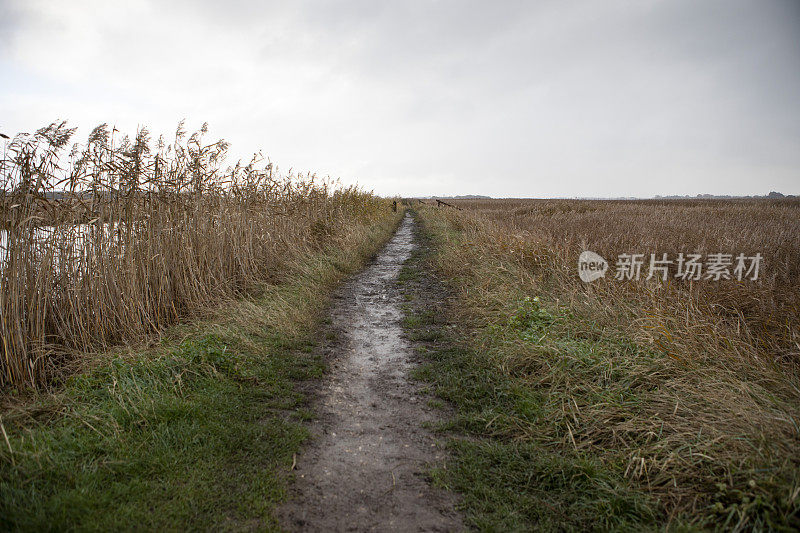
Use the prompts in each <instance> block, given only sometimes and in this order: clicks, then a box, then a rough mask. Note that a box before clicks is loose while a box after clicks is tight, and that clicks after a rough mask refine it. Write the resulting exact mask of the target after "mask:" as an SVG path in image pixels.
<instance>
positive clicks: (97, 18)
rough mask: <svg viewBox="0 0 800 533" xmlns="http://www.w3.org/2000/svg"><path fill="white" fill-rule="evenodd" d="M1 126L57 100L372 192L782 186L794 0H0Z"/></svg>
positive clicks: (791, 154) (799, 175)
mask: <svg viewBox="0 0 800 533" xmlns="http://www.w3.org/2000/svg"><path fill="white" fill-rule="evenodd" d="M0 72H1V73H2V83H1V84H0V132H3V133H6V134H9V135H10V134H13V133H16V132H18V131H32V130H35V129H37V128H39V127H41V126H43V125H45V124H47V123H49V122H51V121H53V120H55V119H57V118H64V119H68V120H69V121H70V123H71V124H72V125H73V126H79V127H80V130H79V131H80V135H81V137H85V135H86V133H88V131H89V130H90V129H91V128H92V127H93V126H95V125H97V124H99V123H101V122H108V123H110V124H115V125H117V127H118V128H119V129H120V130H122V131H126V132H134V131H135V129H136V127H137V125H146V126H148V127H149V129H150V130H151V131H152V132H153V133H154V134H159V133H166V134H169V133H171V132H173V131H174V129H175V126H176V124H177V123H178V121H179V120H180V119H181V118H186V119H187V126H188V127H189V128H197V127H199V126H200V124H202V122H204V121H208V122H209V123H210V127H211V133H212V134H213V136H215V137H221V138H224V139H226V140H228V141H230V142H231V143H232V144H233V146H232V150H233V154H234V155H238V156H241V157H247V155H248V154H250V153H252V152H254V151H256V150H259V149H261V150H262V151H263V152H264V154H265V155H268V156H269V157H270V158H271V159H272V160H273V161H275V162H276V163H277V164H278V165H279V166H280V167H281V168H284V169H288V168H289V167H294V168H295V169H300V170H310V171H316V172H317V173H318V174H320V175H330V176H332V177H340V178H341V179H342V181H343V182H345V183H353V182H358V183H360V184H361V185H362V186H364V187H365V188H367V189H374V190H375V191H376V192H378V193H381V194H395V193H398V194H403V195H444V194H487V195H492V196H532V197H571V196H645V197H646V196H652V195H656V194H662V195H664V194H697V193H705V192H708V193H717V194H765V193H767V192H768V191H770V190H779V191H782V192H784V193H794V194H798V193H800V0H751V1H744V0H718V1H717V0H714V1H704V0H668V1H667V0H663V1H662V0H638V1H634V0H631V1H618V0H607V1H602V0H590V1H585V2H583V1H568V0H561V1H552V2H551V1H540V2H534V1H528V2H523V1H519V2H516V1H514V2H511V1H509V2H505V1H485V2H468V1H413V0H405V1H396V2H395V1H392V2H381V1H377V0H364V1H342V2H333V1H292V2H260V1H244V0H222V1H220V0H214V1H206V0H187V1H183V2H182V1H150V0H134V1H125V2H122V1H119V2H115V1H108V0H101V1H93V0H92V1H90V0H71V1H69V2H65V1H60V0H51V1H47V0H0Z"/></svg>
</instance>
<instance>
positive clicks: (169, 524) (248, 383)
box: [0, 217, 399, 531]
mask: <svg viewBox="0 0 800 533" xmlns="http://www.w3.org/2000/svg"><path fill="white" fill-rule="evenodd" d="M398 221H399V218H398V217H395V218H393V219H392V220H386V221H385V222H383V223H381V224H377V225H375V226H373V227H363V228H361V230H359V231H357V232H353V233H352V235H351V236H350V238H349V239H348V240H346V241H345V243H346V244H347V245H348V246H344V247H342V248H341V249H333V250H327V251H323V252H319V253H315V254H313V255H309V256H306V257H304V258H302V259H298V260H297V261H296V262H295V264H293V265H292V268H291V271H290V272H289V273H288V274H287V275H286V276H284V281H283V282H282V283H280V284H279V285H274V286H270V287H267V288H266V289H265V291H264V293H263V295H262V296H261V297H259V298H256V299H251V300H245V301H240V302H236V303H233V304H231V305H229V306H227V307H226V308H225V309H224V310H221V311H219V312H218V313H217V314H216V316H215V318H213V319H210V320H208V321H206V322H204V323H200V324H195V325H192V326H183V327H181V328H176V329H175V330H174V331H172V332H171V334H170V335H169V336H168V337H166V338H165V340H164V341H162V342H161V343H160V344H159V345H158V346H156V347H154V348H152V349H149V350H146V351H144V352H138V353H121V352H120V353H116V354H108V355H106V356H102V357H103V358H104V359H103V360H102V362H99V363H98V362H95V363H94V364H93V368H92V369H91V370H88V371H86V372H83V373H80V374H76V375H74V376H72V377H71V378H69V379H68V380H67V383H66V384H65V385H64V386H63V387H62V388H61V390H59V391H58V392H57V393H55V394H53V395H48V396H42V397H39V398H32V399H30V400H29V401H27V402H25V403H24V404H18V403H17V404H15V405H8V406H6V407H5V408H3V411H2V415H3V416H2V419H1V420H2V424H3V427H2V429H3V435H7V440H6V438H5V437H2V440H3V442H0V444H1V445H2V451H0V529H2V530H26V531H34V530H35V531H53V530H58V531H61V530H119V529H145V530H187V529H209V530H210V529H214V530H253V529H258V530H263V529H276V528H277V523H276V522H275V520H274V518H273V516H272V514H271V513H272V509H273V508H274V506H275V505H276V503H278V502H279V501H281V500H282V499H283V498H284V496H285V487H286V485H287V481H288V480H289V479H290V468H291V465H292V461H293V456H294V454H295V453H296V452H297V450H298V448H299V446H300V444H301V443H302V442H303V441H304V439H306V438H307V436H308V434H307V430H306V429H305V428H304V426H303V421H305V420H307V419H308V418H309V417H310V416H313V414H312V413H310V412H309V410H308V406H307V399H306V395H305V394H304V393H303V390H302V387H300V386H298V383H299V382H302V381H305V380H309V379H316V378H319V377H321V376H322V375H323V372H324V368H325V367H324V362H323V361H322V360H321V358H320V357H319V356H318V355H317V354H316V353H315V351H314V342H315V335H316V333H315V330H316V325H317V324H318V323H319V321H320V320H322V318H323V311H324V309H325V305H326V301H327V295H328V294H329V293H330V291H331V290H332V288H333V287H334V286H335V284H336V283H337V282H338V281H340V280H341V279H342V278H344V277H345V276H347V275H349V274H351V273H353V272H354V271H356V270H357V269H358V268H359V267H360V266H361V265H362V264H363V262H364V261H365V260H366V259H367V258H368V257H369V256H370V255H372V254H373V253H374V252H375V251H377V249H378V247H379V246H380V245H381V244H382V243H383V242H384V241H385V240H386V239H387V238H388V237H389V236H390V235H391V232H392V231H393V229H394V228H395V227H396V223H397V222H398Z"/></svg>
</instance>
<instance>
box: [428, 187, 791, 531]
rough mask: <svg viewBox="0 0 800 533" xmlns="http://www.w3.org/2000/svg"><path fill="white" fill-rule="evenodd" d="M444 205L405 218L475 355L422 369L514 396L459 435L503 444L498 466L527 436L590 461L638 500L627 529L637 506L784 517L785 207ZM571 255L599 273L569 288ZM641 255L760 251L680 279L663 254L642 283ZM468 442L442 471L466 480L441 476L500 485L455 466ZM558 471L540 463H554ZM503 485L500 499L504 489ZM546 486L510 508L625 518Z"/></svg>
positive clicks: (702, 517)
mask: <svg viewBox="0 0 800 533" xmlns="http://www.w3.org/2000/svg"><path fill="white" fill-rule="evenodd" d="M454 203H456V204H457V205H458V206H459V207H461V208H462V210H461V211H457V210H455V209H450V208H446V207H441V208H432V207H428V208H422V209H421V210H420V214H421V217H422V219H423V221H424V222H425V224H426V226H427V228H428V229H429V231H430V232H431V234H432V235H433V236H434V243H435V247H436V249H437V253H436V254H435V262H436V265H437V266H438V269H439V270H440V272H442V273H443V274H444V276H445V277H446V278H447V279H448V280H450V282H451V284H452V285H453V286H454V287H455V289H456V291H457V294H458V295H459V297H460V298H459V301H458V306H457V307H456V308H455V310H454V312H455V315H456V317H457V318H458V320H461V321H462V323H463V324H465V325H467V327H468V328H469V331H471V332H472V334H471V335H469V336H465V337H464V338H463V342H464V343H465V345H466V346H468V347H469V349H471V350H474V351H475V352H474V353H475V354H477V355H474V356H472V358H471V359H470V358H465V359H463V360H462V361H460V362H459V363H458V364H457V365H453V366H452V367H451V368H450V370H448V367H443V368H438V369H437V372H435V373H433V375H441V376H447V375H448V372H451V376H455V375H456V374H457V373H458V372H462V370H460V369H459V368H458V367H459V365H464V364H467V363H465V362H464V361H472V362H473V363H474V364H475V365H477V367H476V368H478V367H481V365H483V364H486V365H489V366H490V367H491V368H492V369H494V370H495V371H497V372H498V373H500V374H502V375H504V376H506V377H505V378H504V379H507V380H508V383H509V385H508V386H509V387H510V388H511V390H513V391H514V392H513V393H512V397H514V398H516V399H515V400H514V401H513V402H512V401H511V400H508V402H507V403H502V402H500V403H498V404H497V406H495V407H491V403H489V404H488V405H482V407H481V411H475V412H474V413H472V415H470V416H473V417H475V418H476V419H477V420H478V421H479V422H475V425H474V426H473V425H469V427H471V428H472V427H478V428H483V427H484V426H485V428H486V429H480V430H470V431H472V432H473V433H477V435H479V436H482V437H484V438H487V439H489V441H488V442H492V443H493V445H499V444H498V443H507V445H508V446H509V447H508V448H507V451H508V456H507V457H506V459H503V460H504V461H505V460H508V461H509V463H508V464H515V463H514V462H513V460H512V459H511V458H513V457H517V458H518V457H519V456H520V455H519V454H520V453H522V452H520V451H519V446H520V444H521V443H527V445H530V446H532V447H533V448H532V450H533V451H532V452H531V453H532V454H533V455H534V456H535V457H545V458H546V457H550V456H552V457H554V458H556V457H557V458H558V461H563V460H564V457H570V458H572V459H570V460H575V461H577V460H579V459H580V460H591V461H595V462H596V463H595V464H598V465H602V468H601V469H600V471H602V472H606V473H607V474H608V476H610V478H609V479H615V480H617V481H616V482H615V483H618V485H614V486H619V487H628V488H632V490H634V491H635V492H637V491H638V492H637V493H640V494H643V495H645V497H646V499H647V501H649V502H650V503H649V504H648V505H647V508H648V509H652V514H650V515H648V514H647V513H642V512H640V511H632V514H631V516H632V517H633V518H631V520H633V521H634V523H638V524H639V525H638V526H635V527H641V524H642V520H643V521H645V522H647V521H648V520H650V519H652V517H653V516H655V517H657V518H658V521H659V522H662V523H665V524H669V523H672V522H673V521H674V523H675V524H679V523H684V524H686V523H688V524H694V525H695V526H697V525H700V526H704V525H705V526H710V525H715V527H720V526H722V527H724V528H728V529H740V530H741V529H751V528H756V529H759V528H781V527H797V526H798V525H800V477H799V476H798V473H797V472H798V468H800V379H799V378H800V372H799V371H798V369H799V368H800V329H799V328H798V326H800V307H799V306H798V304H800V202H798V201H797V200H784V201H767V200H697V201H695V200H687V201H673V200H669V201H667V200H664V201H656V200H652V201H582V200H574V201H572V200H476V201H472V200H462V201H456V202H454ZM584 250H591V251H593V252H596V253H598V254H600V255H601V256H603V257H604V258H605V259H606V260H607V261H608V262H609V264H610V269H609V271H608V272H607V273H606V276H605V277H603V278H600V279H598V280H596V281H594V282H592V283H585V282H583V281H581V279H580V278H579V275H578V257H579V255H580V254H581V252H582V251H584ZM633 253H639V254H644V265H643V267H642V275H641V278H640V279H639V280H635V279H631V280H618V279H615V277H614V274H615V272H614V270H615V264H616V261H617V258H618V256H619V255H620V254H633ZM651 253H652V254H656V257H657V258H661V257H662V254H664V253H666V254H668V257H669V258H671V259H675V258H677V256H678V254H679V253H684V254H690V253H699V254H701V255H703V256H704V257H706V256H707V254H714V253H726V254H732V256H733V257H734V258H735V257H736V256H737V255H738V254H740V253H743V254H745V256H754V255H755V254H756V253H760V254H761V255H762V256H763V261H762V263H761V265H760V272H759V276H758V279H757V280H752V279H749V278H746V277H745V278H746V279H742V280H741V281H739V280H737V279H736V276H734V275H732V278H733V279H729V280H724V279H721V280H718V281H715V280H714V279H702V278H704V277H705V276H701V279H699V280H683V279H680V278H676V276H675V274H676V273H677V265H675V264H673V265H671V266H670V267H669V268H670V270H669V272H668V275H667V279H666V280H663V279H661V276H656V277H654V278H652V279H649V280H648V279H646V277H647V270H648V266H649V259H650V254H651ZM732 270H733V267H731V271H732ZM751 277H752V273H751ZM475 361H477V362H475ZM470 364H471V363H470ZM437 373H438V374H437ZM447 379H451V378H445V377H443V378H441V380H440V384H442V385H441V386H442V387H444V389H445V390H449V391H450V392H449V393H448V394H449V396H448V397H449V398H450V399H451V400H453V401H454V402H466V400H465V397H466V396H467V394H468V393H467V392H463V391H460V390H459V388H465V387H466V388H467V389H468V390H469V387H471V386H472V385H469V383H471V382H472V381H471V380H470V379H466V378H465V379H461V380H460V381H459V380H456V382H457V383H458V386H452V388H450V389H448V388H447V386H446V385H444V383H445V382H446V380H447ZM452 379H454V380H455V379H456V378H452ZM495 388H496V387H495ZM446 396H447V395H446ZM486 401H487V402H490V401H489V400H486ZM491 401H494V400H491ZM498 402H499V400H498ZM525 405H527V406H528V407H524V406H525ZM493 409H496V412H495V411H493ZM504 420H505V422H503V421H504ZM489 428H491V430H490V429H489ZM514 443H515V444H514ZM503 445H505V444H503ZM503 449H506V448H503ZM484 451H485V450H484ZM495 451H496V450H495ZM482 453H483V452H480V453H478V452H475V450H472V452H470V453H466V452H465V453H464V455H463V456H461V457H462V459H463V463H462V469H461V470H459V469H455V471H456V472H459V471H460V472H463V473H464V476H466V477H464V478H463V479H460V480H459V479H458V475H456V474H453V475H455V476H456V478H449V481H448V482H449V483H453V484H454V485H456V486H458V485H459V483H462V484H463V490H464V491H466V492H467V493H468V494H470V493H471V492H470V491H473V492H474V491H475V490H477V489H472V488H471V487H473V486H477V487H486V486H492V487H494V489H492V490H498V491H499V490H500V488H498V487H503V486H504V483H506V482H505V481H503V480H501V479H500V478H492V477H491V475H489V474H487V478H486V479H484V480H483V481H484V482H485V485H482V484H481V483H480V482H478V481H476V479H474V478H470V477H468V476H467V474H466V473H467V472H474V471H478V467H475V464H478V463H480V460H487V461H488V459H487V458H486V455H485V454H484V455H481V454H482ZM486 453H488V452H486ZM493 453H494V452H493ZM476 457H481V458H482V459H480V460H479V459H476ZM492 457H494V459H493V460H497V458H496V457H495V456H494V455H493V456H492ZM469 458H472V459H469ZM471 461H472V462H471ZM481 464H482V463H481ZM520 464H521V465H522V464H525V465H527V466H525V467H523V466H521V467H520V468H521V470H520V476H521V477H520V483H521V484H523V485H524V482H523V478H524V479H535V474H534V473H532V472H531V471H530V470H527V471H526V470H524V469H525V468H528V469H530V468H533V467H531V464H533V463H530V462H524V461H522V462H520ZM558 464H559V465H560V466H558V467H555V466H554V467H553V471H554V472H556V471H557V472H564V471H565V469H564V467H563V462H559V463H558ZM470 465H472V466H470ZM473 467H474V469H473V470H470V469H471V468H473ZM480 471H482V472H488V470H480ZM523 472H524V473H525V475H526V476H528V477H527V478H525V477H524V476H522V473H523ZM505 475H506V478H508V479H512V478H513V475H512V473H511V472H510V471H509V472H506V474H505ZM542 475H543V476H544V474H542ZM506 478H503V479H506ZM604 479H605V478H604ZM598 483H599V482H598ZM604 483H605V482H604ZM593 486H594V487H598V486H600V485H593ZM506 489H507V492H506V493H504V494H506V496H505V497H504V498H511V497H512V496H509V495H515V494H516V493H515V492H514V491H513V490H512V489H511V488H510V487H506ZM506 489H504V490H506ZM531 490H533V489H531ZM620 490H622V489H620ZM626 490H627V489H626ZM524 493H525V491H522V492H521V494H524ZM623 493H624V491H623V492H614V494H617V495H619V494H623ZM530 494H533V493H530ZM552 494H553V493H550V494H549V495H548V496H547V498H550V500H547V499H546V498H544V497H542V496H541V495H531V496H530V498H531V500H530V501H527V503H524V502H517V507H516V508H517V509H518V508H519V507H520V506H521V507H526V506H529V508H530V509H533V510H532V511H530V512H531V516H534V515H535V516H540V515H541V513H544V514H546V509H549V508H551V507H553V506H555V507H563V508H571V507H570V506H571V505H576V506H578V507H574V508H571V509H572V512H568V513H567V515H569V516H571V517H572V520H575V522H574V523H573V525H574V526H575V527H588V526H589V524H592V523H595V522H594V521H596V520H600V522H599V523H606V524H607V526H608V527H623V526H624V524H625V523H627V522H625V520H627V518H625V516H623V514H624V513H621V512H620V511H619V510H617V511H613V512H612V511H609V512H608V515H607V518H608V521H607V522H604V521H603V520H604V519H603V518H602V516H603V512H601V511H599V510H598V509H599V508H601V507H602V505H601V503H598V502H601V501H605V500H603V499H600V497H599V496H598V499H597V500H592V501H594V502H595V503H594V504H591V505H590V504H589V503H587V502H586V501H584V502H583V503H581V504H580V505H579V503H575V502H568V501H566V500H565V499H564V498H563V497H561V496H558V497H556V496H553V495H552ZM587 494H588V493H587ZM513 497H516V496H513ZM520 497H522V496H520ZM620 497H621V496H620ZM476 498H477V496H476ZM586 498H587V501H588V500H591V497H589V496H587V497H586ZM604 498H606V497H604ZM621 498H622V497H621ZM606 499H607V498H606ZM543 500H544V503H542V501H543ZM623 500H624V498H623ZM498 501H499V502H501V501H503V499H502V498H498ZM624 501H627V500H624ZM631 501H635V499H634V500H631ZM531 502H533V503H531ZM537 502H538V503H537ZM529 504H530V505H529ZM595 504H596V507H592V505H595ZM498 505H501V504H498ZM581 505H582V507H581ZM537 506H538V507H537ZM597 506H599V507H597ZM631 506H632V508H633V509H637V507H636V506H635V505H634V504H631ZM587 507H588V508H591V509H592V510H591V512H589V511H586V509H585V508H587ZM536 509H539V511H535V510H536ZM584 511H585V512H586V513H587V514H586V515H585V516H584V517H583V519H584V520H585V521H581V520H582V519H581V513H582V512H584ZM487 512H488V511H487ZM513 512H514V513H516V512H517V511H513ZM537 512H541V513H540V514H536V513H537ZM523 514H524V513H523ZM648 517H649V518H648ZM629 518H630V517H629ZM490 523H491V522H490ZM524 523H528V524H529V522H523V524H524ZM535 523H538V522H535ZM516 525H519V524H516ZM516 525H515V523H508V524H506V526H508V527H516ZM628 525H630V524H628Z"/></svg>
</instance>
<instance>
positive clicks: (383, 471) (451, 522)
mask: <svg viewBox="0 0 800 533" xmlns="http://www.w3.org/2000/svg"><path fill="white" fill-rule="evenodd" d="M415 246H416V242H415V237H414V221H413V219H412V218H411V217H410V216H408V215H406V218H405V219H404V220H403V222H402V224H401V226H400V228H399V229H398V231H397V233H396V234H395V235H394V237H393V238H392V239H391V241H390V242H389V243H388V244H387V245H386V247H385V248H384V249H383V251H382V252H381V253H380V254H379V255H378V256H377V258H376V259H375V261H374V262H373V263H372V264H370V265H369V266H368V267H367V268H366V269H365V270H363V271H362V272H361V273H360V274H358V275H356V276H355V277H353V278H352V279H351V280H349V281H348V282H346V283H345V284H344V285H343V287H342V288H341V289H340V290H339V291H338V292H337V294H336V295H335V299H334V302H333V306H332V309H331V326H330V331H329V332H328V335H327V336H328V337H330V338H332V340H331V339H329V340H328V341H327V342H325V343H324V350H325V351H326V356H327V357H328V360H329V363H330V371H329V373H328V375H327V376H326V378H325V381H324V382H323V384H322V386H321V387H320V389H319V390H318V391H317V394H316V396H317V400H316V412H317V413H318V417H319V418H318V419H317V420H316V421H315V422H314V424H313V426H312V428H311V430H312V433H313V436H314V438H313V439H312V440H311V443H310V445H309V446H308V447H307V448H306V449H305V450H304V452H303V453H302V455H301V456H299V457H298V458H297V465H296V472H295V474H296V478H295V483H294V485H293V487H292V489H291V491H290V495H289V502H288V503H287V504H286V505H284V506H283V507H282V508H281V509H280V510H279V517H280V519H281V521H282V525H283V527H285V528H287V529H289V530H298V531H299V530H302V531H457V530H462V529H464V527H463V525H462V522H461V518H460V516H459V514H458V513H457V512H456V511H455V504H456V497H455V496H454V495H453V494H451V493H449V492H447V491H445V490H442V489H438V488H435V487H432V486H431V485H430V484H429V482H428V480H427V479H426V474H425V473H426V471H428V470H429V468H430V467H431V466H433V465H441V464H442V463H443V461H444V450H443V449H442V447H441V443H440V442H438V441H437V440H436V439H435V438H434V436H433V434H432V433H431V432H430V431H428V430H426V429H424V428H423V424H424V423H425V422H434V421H436V420H438V418H439V416H440V412H439V413H437V410H436V409H434V408H431V407H429V406H428V405H427V400H428V399H429V397H428V395H427V394H425V393H424V392H423V390H422V387H421V385H420V384H419V383H417V382H415V381H413V380H412V379H411V378H410V377H409V371H410V370H412V369H413V367H414V366H415V364H416V363H415V355H414V351H413V349H412V346H411V344H410V343H409V341H408V340H407V339H406V338H405V337H404V335H403V329H402V326H401V319H402V311H401V307H400V306H401V301H402V297H401V294H400V291H399V289H398V283H397V278H398V274H399V272H400V269H401V268H402V266H403V263H404V262H405V261H406V260H407V259H408V258H409V257H410V255H411V253H412V251H413V250H414V248H415Z"/></svg>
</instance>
